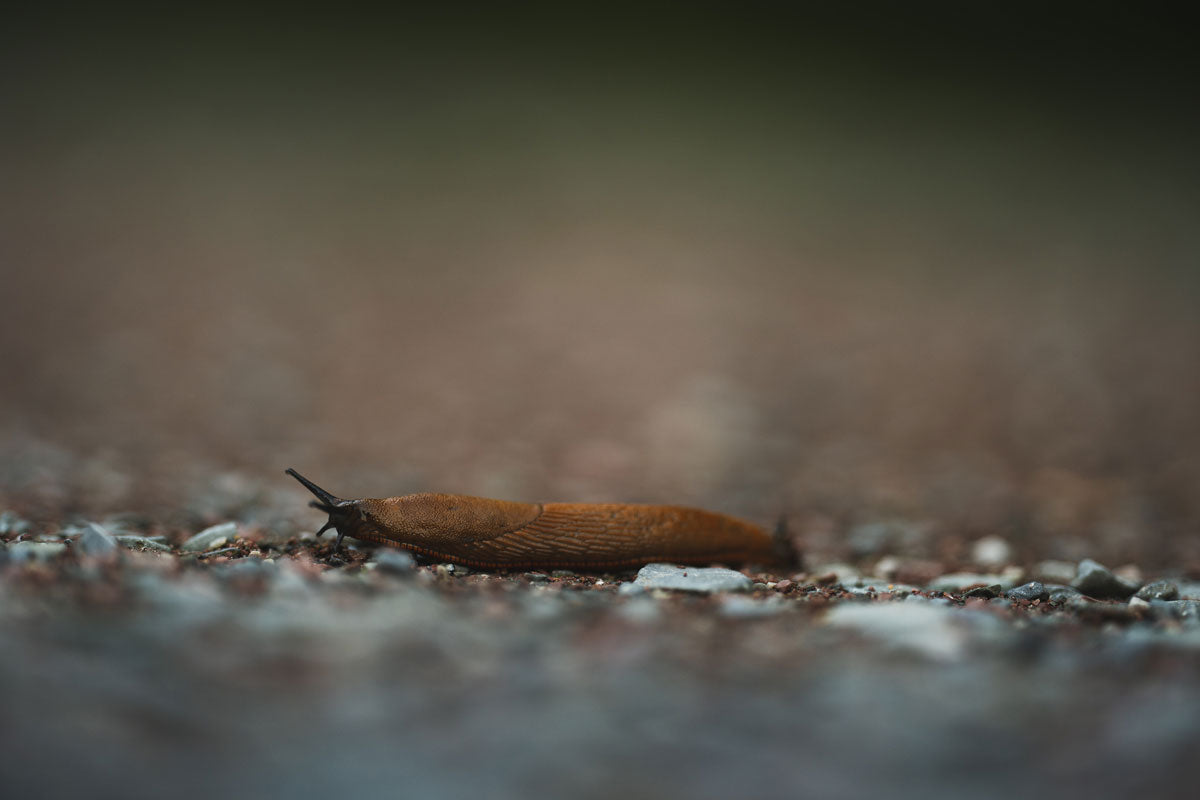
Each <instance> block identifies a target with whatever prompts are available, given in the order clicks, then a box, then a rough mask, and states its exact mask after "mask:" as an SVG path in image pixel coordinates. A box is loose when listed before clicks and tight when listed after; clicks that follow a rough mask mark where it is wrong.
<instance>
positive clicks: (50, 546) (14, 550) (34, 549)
mask: <svg viewBox="0 0 1200 800" xmlns="http://www.w3.org/2000/svg"><path fill="white" fill-rule="evenodd" d="M66 549H67V546H66V545H65V544H63V543H62V542H12V543H11V544H9V546H8V557H9V559H11V560H12V561H15V562H16V563H18V564H21V563H24V562H26V561H37V562H46V561H50V560H52V559H54V558H56V557H57V556H58V555H59V554H60V553H62V552H63V551H64V550H66Z"/></svg>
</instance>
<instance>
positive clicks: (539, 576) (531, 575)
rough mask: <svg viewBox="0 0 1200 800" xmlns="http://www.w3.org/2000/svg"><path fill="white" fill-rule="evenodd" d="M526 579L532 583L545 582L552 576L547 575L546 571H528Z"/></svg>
mask: <svg viewBox="0 0 1200 800" xmlns="http://www.w3.org/2000/svg"><path fill="white" fill-rule="evenodd" d="M525 580H527V581H529V582H530V583H545V582H546V581H548V580H550V576H548V575H546V574H545V573H544V572H526V573H525Z"/></svg>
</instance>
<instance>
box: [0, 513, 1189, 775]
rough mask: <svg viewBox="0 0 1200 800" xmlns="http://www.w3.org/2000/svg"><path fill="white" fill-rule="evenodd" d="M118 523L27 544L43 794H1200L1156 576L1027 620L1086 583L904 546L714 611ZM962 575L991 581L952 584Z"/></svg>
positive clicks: (754, 578) (758, 582) (617, 585)
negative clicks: (949, 566) (933, 562)
mask: <svg viewBox="0 0 1200 800" xmlns="http://www.w3.org/2000/svg"><path fill="white" fill-rule="evenodd" d="M13 522H14V520H13V519H12V518H11V517H10V519H9V523H10V524H11V523H13ZM116 525H117V523H116V522H115V521H114V522H111V523H110V527H111V530H110V529H109V528H104V529H103V530H105V531H107V532H106V533H104V534H103V535H101V534H98V533H97V532H96V530H95V529H94V528H92V527H89V528H88V529H87V530H86V531H85V532H83V533H79V532H74V531H70V530H68V531H64V532H63V533H64V534H65V535H66V536H67V537H68V538H66V539H60V538H59V537H57V536H55V535H54V534H49V533H37V532H35V531H34V530H30V529H26V530H25V533H24V535H23V536H22V537H21V539H20V540H19V541H17V540H11V539H10V541H9V542H8V543H7V545H6V546H5V547H4V548H3V549H0V699H2V701H3V707H4V709H5V713H4V716H3V723H2V726H0V746H2V747H3V750H4V752H5V753H6V756H7V757H6V758H5V759H4V761H3V766H0V779H2V780H3V781H4V785H5V786H6V787H7V789H8V790H9V791H11V792H13V794H14V796H31V795H37V796H66V795H69V794H73V793H77V792H78V791H87V792H88V793H89V794H90V795H92V796H97V797H156V796H161V793H162V791H164V787H170V791H171V793H172V794H174V795H176V796H182V797H208V796H212V795H214V794H230V793H233V794H259V795H263V794H265V795H271V796H289V797H322V796H328V795H329V794H330V793H353V794H355V795H356V796H366V797H382V796H394V795H395V792H396V791H397V788H396V787H398V786H399V787H403V792H404V793H406V794H408V793H411V794H413V795H416V796H447V795H450V796H461V795H468V794H486V795H487V796H524V795H527V794H529V793H531V792H547V791H548V792H551V793H559V792H564V791H570V793H572V794H574V795H578V796H584V797H601V796H611V795H612V793H614V792H617V793H620V794H623V795H629V796H635V797H650V796H662V795H688V796H696V797H727V796H729V795H730V794H731V793H737V792H739V791H744V790H745V788H744V787H745V786H747V785H757V786H763V787H768V788H771V789H772V790H773V791H776V792H781V793H785V794H792V793H795V792H802V793H806V794H807V793H814V794H817V795H821V796H846V795H853V796H862V795H866V794H875V793H886V794H889V795H896V796H901V797H908V796H913V797H961V796H964V795H968V796H972V797H984V798H990V797H997V798H999V797H1009V796H1012V795H1013V794H1016V793H1023V792H1029V791H1034V790H1036V791H1049V792H1057V793H1064V794H1069V795H1075V794H1086V795H1088V796H1095V797H1109V796H1111V797H1117V796H1128V795H1129V794H1131V793H1142V792H1146V793H1159V794H1163V795H1166V796H1175V795H1176V794H1177V792H1178V790H1179V788H1180V787H1182V786H1187V785H1190V784H1191V783H1192V782H1194V781H1195V779H1196V778H1197V773H1196V767H1195V760H1194V758H1193V757H1192V755H1193V753H1194V750H1195V746H1196V743H1197V737H1198V735H1200V729H1198V728H1197V724H1196V717H1195V714H1194V709H1195V708H1196V707H1197V704H1198V703H1200V677H1198V676H1200V670H1198V669H1197V667H1198V666H1200V581H1196V580H1189V579H1188V578H1187V577H1186V576H1177V577H1175V578H1174V579H1173V580H1172V581H1170V582H1169V586H1167V587H1166V588H1164V584H1161V583H1160V584H1155V586H1157V589H1156V591H1159V592H1161V593H1165V594H1166V596H1169V597H1171V598H1173V599H1171V600H1160V599H1151V600H1141V599H1139V598H1138V597H1134V598H1129V599H1126V598H1125V597H1121V598H1113V599H1100V598H1094V597H1088V596H1086V595H1084V594H1081V593H1080V592H1079V591H1075V590H1072V589H1070V587H1068V586H1055V585H1053V584H1051V585H1049V586H1045V585H1043V584H1040V583H1039V584H1037V585H1036V586H1034V588H1033V592H1034V593H1035V594H1036V595H1037V596H1035V597H1034V598H1033V599H1024V598H1022V597H1021V596H1020V595H1021V592H1022V591H1026V592H1028V591H1029V589H1028V586H1026V585H1025V584H1022V587H1021V588H1009V589H1007V590H1006V589H1005V588H1003V586H1002V585H1000V584H997V585H994V586H989V585H988V581H990V580H993V579H995V580H998V581H1002V582H1003V585H1004V586H1008V587H1014V585H1016V584H1018V583H1020V582H1022V581H1024V580H1025V579H1026V578H1029V577H1033V576H1035V575H1036V574H1037V573H1038V572H1039V570H1040V571H1041V572H1053V571H1054V570H1055V569H1061V568H1062V565H1057V566H1056V565H1054V564H1047V565H1041V566H1040V567H1034V568H1030V569H1022V568H1018V567H1014V566H1013V565H1009V564H1005V565H1003V566H1000V565H998V564H995V563H992V564H991V567H990V568H991V569H992V570H993V571H994V572H993V575H994V578H989V577H987V576H986V575H978V576H975V577H972V576H971V575H970V574H968V575H966V576H962V575H961V574H960V575H957V576H955V575H950V576H946V575H940V576H936V577H931V578H930V579H929V580H928V585H924V586H913V585H911V584H906V583H903V582H901V581H900V580H899V579H897V578H895V577H892V578H880V577H872V574H871V570H870V569H868V567H874V569H875V571H876V572H878V571H881V570H882V571H884V572H888V573H892V574H893V575H894V574H895V573H897V572H898V573H901V574H904V573H905V572H908V573H910V575H909V577H910V578H911V574H912V573H915V572H919V571H920V570H926V571H928V570H929V567H930V565H929V564H928V562H916V563H912V562H909V561H906V560H904V559H896V558H887V557H885V558H883V559H872V560H871V561H870V562H864V563H862V564H860V565H859V566H858V567H855V566H852V565H848V564H831V565H822V566H819V567H816V568H815V569H812V570H805V571H801V572H797V573H787V574H780V573H778V572H772V571H764V570H748V571H744V572H742V573H735V572H731V571H729V570H718V572H719V573H720V574H722V575H726V574H728V575H730V576H733V577H736V578H737V580H738V581H740V582H742V586H741V587H740V588H741V590H740V591H719V592H716V593H713V594H709V593H706V592H704V591H666V590H661V589H655V588H653V587H652V586H643V585H642V584H643V583H644V582H645V578H646V576H647V574H648V572H649V570H647V571H643V572H642V573H637V572H632V571H631V572H624V573H616V574H582V573H573V572H562V571H556V572H546V573H539V572H528V573H514V574H486V573H479V572H472V571H470V570H466V569H464V568H462V567H455V566H452V565H445V564H429V565H425V566H421V565H416V564H414V563H413V562H412V560H411V559H410V558H408V556H407V554H404V553H402V552H401V551H398V550H394V549H392V548H386V547H385V548H378V549H359V548H358V547H356V546H354V545H353V543H351V544H350V546H349V547H347V548H345V549H344V550H343V551H342V552H340V553H338V554H334V553H333V552H332V547H331V545H329V544H317V543H315V542H314V541H313V537H312V534H311V533H306V534H303V535H302V536H293V537H286V538H280V537H269V536H264V535H263V534H262V533H261V531H255V530H254V529H253V528H250V527H248V526H226V527H223V528H220V529H217V532H216V534H212V533H202V534H201V535H202V536H204V537H207V540H208V541H211V542H212V544H211V545H210V548H209V549H207V550H203V551H196V550H195V548H194V547H193V546H192V545H191V544H189V543H187V542H182V543H181V542H178V541H176V542H171V541H170V537H166V538H165V539H164V538H163V537H157V538H152V539H137V538H128V537H133V536H135V534H132V533H129V532H122V531H121V529H119V528H117V527H116ZM112 530H115V531H117V533H116V536H119V537H125V538H120V539H115V538H114V539H113V542H114V544H113V545H112V546H111V547H106V546H104V545H103V543H102V540H103V538H104V536H108V535H109V534H110V533H111V532H112ZM151 535H152V536H153V534H151ZM214 535H215V536H216V539H215V540H214V539H213V537H214ZM193 541H204V540H203V539H197V540H193ZM116 542H120V543H121V544H116ZM31 543H32V545H33V546H31ZM39 546H40V548H42V549H39ZM47 546H49V547H50V551H47V550H45V548H46V547H47ZM980 552H981V553H982V554H986V550H981V551H980ZM872 562H873V563H872ZM957 566H961V567H964V568H966V567H969V566H970V565H957ZM1067 566H1068V567H1070V566H1072V565H1067ZM678 572H679V573H681V574H683V575H685V576H688V577H690V578H692V579H699V578H701V577H702V576H706V575H707V574H708V572H709V571H708V570H697V569H695V568H691V569H683V570H679V571H678ZM1118 572H1119V573H1120V574H1123V575H1126V576H1129V575H1130V572H1131V570H1128V569H1126V570H1122V571H1118ZM1107 577H1108V578H1109V579H1113V580H1116V578H1114V576H1113V575H1111V574H1108V576H1107ZM1196 577H1200V576H1195V575H1193V576H1192V578H1196ZM947 578H948V579H949V580H950V581H951V582H953V581H956V580H957V582H958V584H959V585H961V587H962V588H955V589H951V590H949V591H942V590H937V589H931V588H929V586H934V585H942V583H940V582H944V581H945V580H946V579H947ZM1076 582H1077V583H1078V581H1076ZM1147 583H1151V582H1150V581H1149V579H1148V578H1138V579H1135V580H1132V581H1131V580H1128V579H1127V580H1126V581H1125V582H1124V583H1122V584H1118V585H1121V586H1124V587H1125V588H1123V589H1118V590H1117V591H1118V592H1119V593H1121V594H1125V593H1126V592H1130V591H1133V589H1135V588H1136V587H1138V586H1139V585H1141V584H1147ZM1080 585H1082V584H1080ZM1095 586H1100V585H1099V584H1094V585H1093V587H1095ZM1085 588H1087V587H1085ZM1101 588H1102V587H1101ZM1090 590H1092V591H1095V590H1096V589H1095V588H1092V589H1090ZM1141 594H1143V595H1146V596H1150V595H1147V594H1146V589H1145V588H1143V589H1142V592H1141ZM1179 598H1184V599H1179ZM864 765H869V768H866V767H864Z"/></svg>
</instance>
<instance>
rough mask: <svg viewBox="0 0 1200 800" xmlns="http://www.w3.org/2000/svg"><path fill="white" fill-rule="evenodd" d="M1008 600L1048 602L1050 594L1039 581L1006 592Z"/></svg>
mask: <svg viewBox="0 0 1200 800" xmlns="http://www.w3.org/2000/svg"><path fill="white" fill-rule="evenodd" d="M1008 599H1010V600H1028V601H1030V602H1032V601H1034V600H1049V599H1050V592H1049V591H1048V590H1047V589H1046V587H1045V585H1043V584H1042V583H1041V582H1040V581H1030V582H1029V583H1027V584H1025V585H1024V586H1018V587H1016V588H1015V589H1009V590H1008Z"/></svg>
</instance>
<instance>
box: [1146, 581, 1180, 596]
mask: <svg viewBox="0 0 1200 800" xmlns="http://www.w3.org/2000/svg"><path fill="white" fill-rule="evenodd" d="M1137 597H1138V599H1140V600H1175V599H1178V597H1179V587H1178V586H1176V585H1175V584H1174V583H1172V582H1171V581H1154V582H1152V583H1147V584H1146V585H1145V586H1143V587H1142V588H1141V589H1139V590H1138V593H1137Z"/></svg>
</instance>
